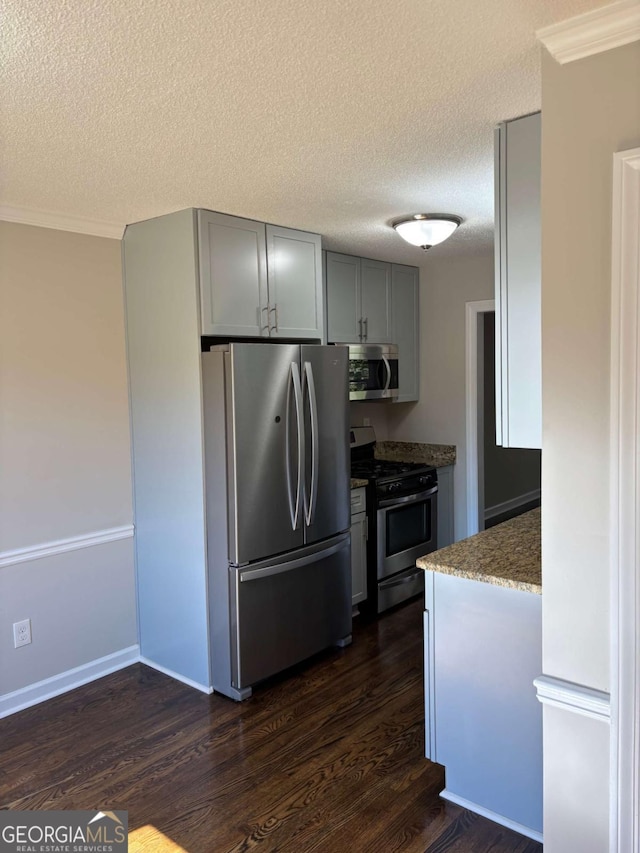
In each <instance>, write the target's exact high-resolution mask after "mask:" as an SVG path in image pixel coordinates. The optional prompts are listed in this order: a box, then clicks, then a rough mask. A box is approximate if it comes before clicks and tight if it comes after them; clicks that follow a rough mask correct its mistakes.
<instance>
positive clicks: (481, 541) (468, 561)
mask: <svg viewBox="0 0 640 853" xmlns="http://www.w3.org/2000/svg"><path fill="white" fill-rule="evenodd" d="M416 566H417V567H418V568H419V569H425V570H429V571H434V572H442V573H443V574H445V575H455V576H456V577H459V578H468V579H469V580H475V581H482V582H484V583H491V584H495V585H496V586H505V587H508V588H509V589H519V590H523V591H524V592H535V593H537V594H538V595H540V594H541V593H542V573H541V560H540V508H538V509H532V510H530V511H529V512H526V513H524V514H523V515H519V516H518V517H517V518H512V519H510V520H509V521H505V522H503V523H502V524H497V525H496V526H495V527H490V528H489V529H488V530H483V531H482V532H481V533H477V534H476V535H475V536H470V537H469V538H468V539H462V540H461V541H460V542H455V543H454V544H453V545H448V546H447V547H446V548H441V549H440V550H439V551H434V552H433V553H432V554H427V555H426V556H425V557H420V558H419V559H418V560H417V561H416Z"/></svg>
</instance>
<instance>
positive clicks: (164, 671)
mask: <svg viewBox="0 0 640 853" xmlns="http://www.w3.org/2000/svg"><path fill="white" fill-rule="evenodd" d="M139 660H140V663H143V664H144V665H145V666H150V667H151V669H157V670H158V672H161V673H162V674H163V675H168V676H169V678H175V680H176V681H181V682H182V683H183V684H186V685H187V686H188V687H194V688H195V689H196V690H199V691H200V692H201V693H207V694H209V693H213V687H209V686H208V685H206V684H200V682H199V681H193V679H191V678H187V676H186V675H180V673H179V672H174V671H173V670H172V669H167V667H166V666H161V665H160V664H159V663H156V662H155V661H153V660H149V658H145V657H143V656H142V655H140V658H139Z"/></svg>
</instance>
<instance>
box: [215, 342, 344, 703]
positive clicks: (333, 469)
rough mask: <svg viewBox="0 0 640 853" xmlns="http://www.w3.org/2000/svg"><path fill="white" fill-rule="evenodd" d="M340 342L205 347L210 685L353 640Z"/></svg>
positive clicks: (252, 678) (225, 684) (229, 686)
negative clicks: (323, 344) (324, 344)
mask: <svg viewBox="0 0 640 853" xmlns="http://www.w3.org/2000/svg"><path fill="white" fill-rule="evenodd" d="M347 355H348V353H347V348H346V347H330V346H316V345H298V344H250V343H237V344H236V343H232V344H229V345H227V346H224V347H214V348H213V349H212V351H211V352H205V353H203V354H202V378H203V402H204V435H205V461H206V473H205V489H206V504H207V561H208V584H209V633H210V643H211V661H212V663H211V665H212V684H213V688H214V690H216V691H218V692H220V693H223V694H225V695H227V696H230V697H231V698H233V699H236V700H241V699H245V698H247V697H248V696H250V695H251V687H252V685H254V684H256V682H258V681H261V680H262V679H264V678H267V677H268V676H270V675H274V674H275V673H277V672H280V671H282V670H284V669H286V668H287V667H289V666H291V665H293V664H295V663H298V662H299V661H302V660H304V659H305V658H308V657H309V656H311V655H313V654H315V653H316V652H318V651H321V650H322V649H324V648H327V647H329V646H331V645H346V644H348V643H349V642H350V641H351V542H350V533H349V526H350V504H349V416H348V387H349V383H348V360H347Z"/></svg>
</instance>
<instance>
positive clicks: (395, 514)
mask: <svg viewBox="0 0 640 853" xmlns="http://www.w3.org/2000/svg"><path fill="white" fill-rule="evenodd" d="M351 476H352V477H361V478H363V479H366V480H368V483H369V484H368V486H367V520H368V525H369V538H368V542H367V589H368V590H369V594H368V598H367V601H366V603H365V602H363V604H361V605H360V607H361V608H362V609H363V610H365V612H368V613H382V612H383V611H384V610H387V609H388V608H390V607H394V606H395V605H396V604H400V603H401V602H403V601H406V600H407V599H409V598H413V597H414V596H416V595H419V594H420V593H422V592H423V591H424V572H423V571H422V569H416V567H415V562H416V560H417V558H418V557H422V556H423V555H424V554H428V553H430V552H431V551H435V550H436V549H437V547H438V543H437V538H436V537H437V529H438V474H437V472H436V469H435V468H434V467H433V466H431V465H424V464H422V463H419V462H392V461H387V460H381V459H376V458H375V433H374V430H373V428H372V427H352V428H351Z"/></svg>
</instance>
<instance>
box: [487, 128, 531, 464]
mask: <svg viewBox="0 0 640 853" xmlns="http://www.w3.org/2000/svg"><path fill="white" fill-rule="evenodd" d="M540 129H541V121H540V113H535V114H534V115H529V116H524V117H523V118H519V119H514V120H513V121H508V122H504V123H503V124H501V125H500V126H499V127H498V128H497V130H496V140H495V143H496V144H495V158H496V168H495V178H496V192H495V199H496V241H495V246H496V255H495V260H496V289H495V296H496V441H497V444H499V445H502V446H503V447H525V448H526V447H528V448H539V447H541V445H542V393H541V384H542V380H541V373H542V371H541V363H542V358H541V286H540V284H541V275H540V159H541V158H540Z"/></svg>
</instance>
